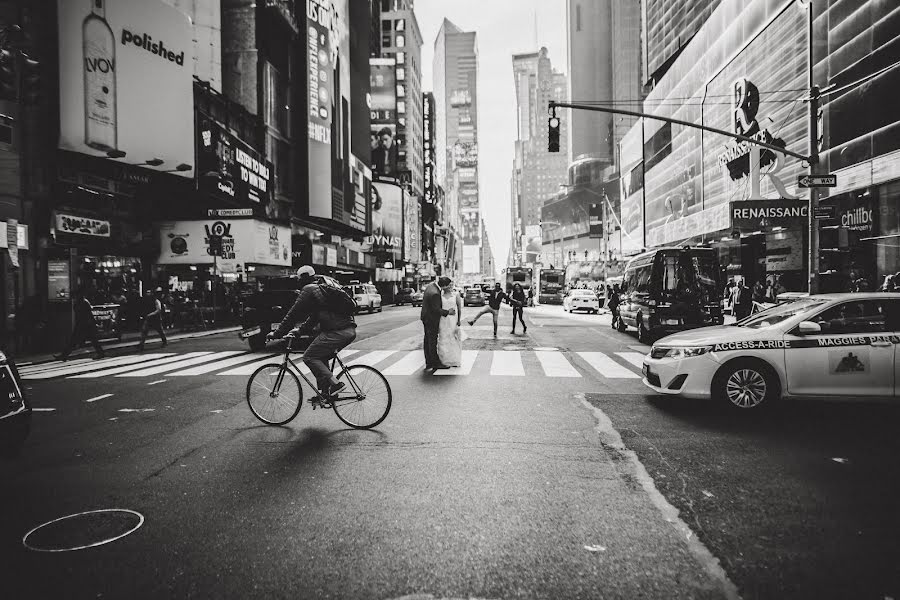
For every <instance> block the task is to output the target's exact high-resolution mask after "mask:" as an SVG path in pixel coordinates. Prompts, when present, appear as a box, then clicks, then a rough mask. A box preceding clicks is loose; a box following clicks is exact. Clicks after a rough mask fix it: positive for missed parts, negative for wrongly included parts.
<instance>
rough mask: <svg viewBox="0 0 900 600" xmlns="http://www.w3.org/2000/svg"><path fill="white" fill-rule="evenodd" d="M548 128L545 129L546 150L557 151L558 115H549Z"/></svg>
mask: <svg viewBox="0 0 900 600" xmlns="http://www.w3.org/2000/svg"><path fill="white" fill-rule="evenodd" d="M547 125H548V126H549V129H548V130H547V135H548V140H547V151H548V152H559V117H556V116H553V117H550V119H548V121H547Z"/></svg>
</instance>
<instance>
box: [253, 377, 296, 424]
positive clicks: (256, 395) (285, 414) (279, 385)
mask: <svg viewBox="0 0 900 600" xmlns="http://www.w3.org/2000/svg"><path fill="white" fill-rule="evenodd" d="M281 368H282V365H277V364H274V363H272V364H268V365H263V366H261V367H260V368H258V369H257V370H256V371H255V372H254V373H253V375H251V376H250V381H248V382H247V404H248V405H249V406H250V411H251V412H252V413H253V414H254V415H255V416H256V418H257V419H259V420H260V421H262V422H263V423H266V424H268V425H284V424H285V423H287V422H288V421H290V420H291V419H293V418H294V417H296V416H297V413H298V412H300V407H301V406H303V388H302V387H300V380H299V379H297V376H296V375H294V373H293V372H292V371H291V370H290V369H284V373H283V374H282V371H281Z"/></svg>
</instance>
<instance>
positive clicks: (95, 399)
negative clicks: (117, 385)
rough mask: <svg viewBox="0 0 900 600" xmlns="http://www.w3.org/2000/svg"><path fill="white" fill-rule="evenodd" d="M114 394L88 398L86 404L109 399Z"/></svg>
mask: <svg viewBox="0 0 900 600" xmlns="http://www.w3.org/2000/svg"><path fill="white" fill-rule="evenodd" d="M110 396H112V394H100V395H99V396H94V397H93V398H88V399H87V400H85V402H96V401H97V400H103V399H104V398H109V397H110Z"/></svg>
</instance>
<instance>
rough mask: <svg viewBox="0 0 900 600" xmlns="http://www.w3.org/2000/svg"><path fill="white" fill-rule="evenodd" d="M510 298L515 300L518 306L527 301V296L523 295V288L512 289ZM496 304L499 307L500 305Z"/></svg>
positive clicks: (523, 304)
mask: <svg viewBox="0 0 900 600" xmlns="http://www.w3.org/2000/svg"><path fill="white" fill-rule="evenodd" d="M512 299H513V300H515V302H516V303H517V304H518V305H519V306H525V303H526V302H528V296H526V295H525V290H518V291H516V290H513V293H512ZM497 306H498V308H499V306H500V305H499V304H498V305H497Z"/></svg>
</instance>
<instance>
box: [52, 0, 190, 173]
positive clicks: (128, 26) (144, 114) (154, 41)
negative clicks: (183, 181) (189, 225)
mask: <svg viewBox="0 0 900 600" xmlns="http://www.w3.org/2000/svg"><path fill="white" fill-rule="evenodd" d="M57 8H58V11H59V13H58V17H59V18H58V21H59V88H60V96H61V97H62V98H64V99H65V101H64V102H60V109H59V112H60V115H59V116H60V124H59V125H60V134H59V147H60V148H62V149H63V150H71V151H73V152H80V153H82V154H89V155H91V156H108V157H110V158H116V159H120V160H123V161H124V162H128V163H131V164H137V163H143V162H144V161H147V160H150V159H153V158H158V159H161V160H163V161H165V162H164V163H163V164H162V165H160V166H159V167H156V168H157V169H160V170H164V171H169V170H172V169H174V168H175V167H176V166H177V165H180V164H187V165H190V166H191V167H193V166H194V139H193V138H194V134H193V130H194V127H193V123H194V95H193V94H194V91H193V75H194V66H193V59H192V53H193V42H192V39H193V36H192V28H191V22H190V19H189V18H188V17H187V16H186V15H185V14H184V13H182V12H181V11H179V10H178V9H176V8H173V7H171V6H169V5H168V4H165V3H163V2H160V1H158V0H59V1H58V3H57ZM160 90H165V93H160ZM175 174H177V175H181V176H182V177H193V176H194V169H193V168H191V169H189V170H185V171H178V172H176V173H175Z"/></svg>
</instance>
